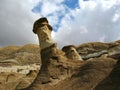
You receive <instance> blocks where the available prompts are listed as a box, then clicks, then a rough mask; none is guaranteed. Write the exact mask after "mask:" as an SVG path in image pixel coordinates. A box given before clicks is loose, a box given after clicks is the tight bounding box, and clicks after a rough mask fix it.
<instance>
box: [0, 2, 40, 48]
mask: <svg viewBox="0 0 120 90" xmlns="http://www.w3.org/2000/svg"><path fill="white" fill-rule="evenodd" d="M36 1H37V0H36ZM34 3H36V2H34V1H33V0H19V1H16V0H2V1H1V3H0V10H1V12H0V27H1V30H0V46H2V45H21V44H27V43H36V41H37V39H36V38H35V35H34V34H33V32H32V27H33V22H34V21H35V20H36V18H38V16H37V15H35V14H34V13H32V12H31V9H32V7H33V6H34Z"/></svg>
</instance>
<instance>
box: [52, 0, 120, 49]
mask: <svg viewBox="0 0 120 90" xmlns="http://www.w3.org/2000/svg"><path fill="white" fill-rule="evenodd" d="M117 1H118V0H115V2H114V1H113V0H110V1H107V0H106V2H105V3H104V0H101V1H99V0H97V1H93V0H91V1H86V2H84V1H82V0H80V2H79V3H80V5H81V6H80V7H81V8H82V9H81V8H77V9H74V10H71V11H70V12H69V13H67V14H66V15H65V17H64V18H63V19H62V22H61V24H60V25H61V27H60V28H59V29H58V32H56V33H55V34H54V38H55V40H56V41H57V42H58V43H59V46H60V47H61V46H64V45H68V44H74V45H79V44H81V43H85V42H94V41H102V42H110V41H114V40H116V39H118V32H119V28H120V20H119V19H118V16H114V15H115V13H116V11H119V12H120V10H119V7H118V3H116V2H117ZM111 2H112V4H111ZM92 5H93V6H92ZM119 5H120V3H119ZM91 6H92V7H91ZM70 16H73V17H74V18H73V19H71V18H70ZM113 17H115V18H116V20H117V22H116V23H113V22H112V20H113ZM83 26H84V27H83ZM69 28H70V29H69ZM119 39H120V38H119Z"/></svg>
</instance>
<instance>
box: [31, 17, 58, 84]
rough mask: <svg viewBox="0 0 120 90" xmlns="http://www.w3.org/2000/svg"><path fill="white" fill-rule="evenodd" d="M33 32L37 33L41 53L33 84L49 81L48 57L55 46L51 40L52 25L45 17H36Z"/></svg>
mask: <svg viewBox="0 0 120 90" xmlns="http://www.w3.org/2000/svg"><path fill="white" fill-rule="evenodd" d="M33 32H34V33H35V34H37V36H38V39H39V45H40V49H41V50H40V54H41V62H42V65H41V69H40V71H39V73H38V76H37V78H36V80H35V81H34V84H36V83H37V84H38V83H47V82H50V76H49V71H48V66H49V63H50V62H49V61H50V60H49V59H50V57H51V56H52V53H51V50H52V48H53V47H57V46H56V43H55V42H54V41H53V39H52V36H51V32H52V27H51V26H50V25H49V22H48V20H47V18H45V17H43V18H40V19H38V20H37V21H36V22H35V23H34V26H33Z"/></svg>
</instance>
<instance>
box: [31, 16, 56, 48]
mask: <svg viewBox="0 0 120 90" xmlns="http://www.w3.org/2000/svg"><path fill="white" fill-rule="evenodd" d="M51 31H52V27H51V26H50V25H49V22H48V20H47V18H44V17H43V18H40V19H38V20H37V21H36V22H35V23H34V26H33V32H34V33H35V34H37V35H38V38H39V45H40V48H41V49H44V48H46V47H49V46H51V45H53V44H54V43H55V42H54V41H53V39H52V37H51Z"/></svg>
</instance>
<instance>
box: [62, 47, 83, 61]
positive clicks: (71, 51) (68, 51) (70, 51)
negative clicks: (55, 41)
mask: <svg viewBox="0 0 120 90" xmlns="http://www.w3.org/2000/svg"><path fill="white" fill-rule="evenodd" d="M62 50H63V51H64V52H65V55H66V57H67V58H69V59H71V60H80V61H82V58H81V56H80V55H79V54H78V52H77V51H76V48H75V46H73V45H70V46H65V47H63V48H62Z"/></svg>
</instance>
